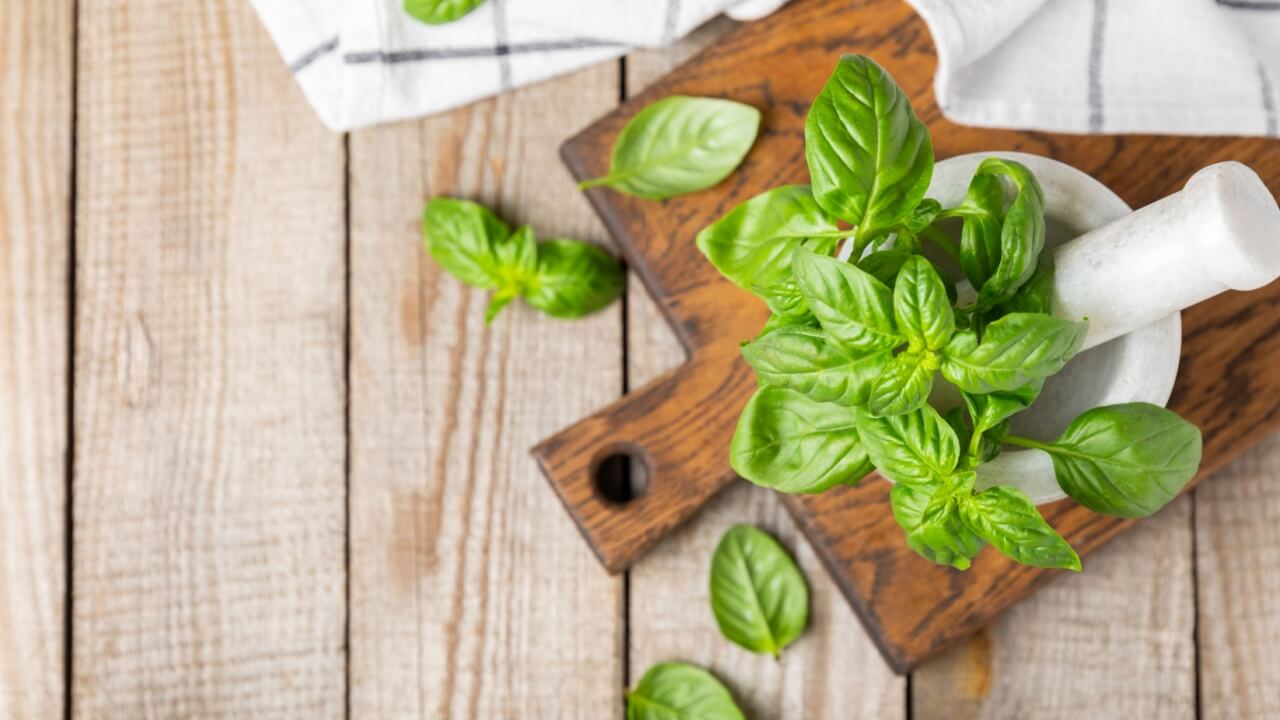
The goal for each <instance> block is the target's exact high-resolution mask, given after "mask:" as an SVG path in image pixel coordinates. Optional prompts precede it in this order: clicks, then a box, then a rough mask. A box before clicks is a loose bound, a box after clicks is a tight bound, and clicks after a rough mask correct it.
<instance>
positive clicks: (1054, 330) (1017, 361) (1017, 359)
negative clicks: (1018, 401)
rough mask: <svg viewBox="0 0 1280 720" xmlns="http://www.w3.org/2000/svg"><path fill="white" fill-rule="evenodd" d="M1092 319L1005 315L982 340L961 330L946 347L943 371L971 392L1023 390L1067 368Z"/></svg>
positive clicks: (1034, 314) (950, 379) (1028, 314)
mask: <svg viewBox="0 0 1280 720" xmlns="http://www.w3.org/2000/svg"><path fill="white" fill-rule="evenodd" d="M1088 329H1089V326H1088V323H1084V322H1073V321H1071V320H1063V319H1061V318H1056V317H1052V316H1049V315H1040V314H1037V313H1013V314H1010V315H1005V316H1004V317H1002V318H1000V319H999V320H997V321H995V322H993V323H991V324H990V325H988V326H987V329H986V331H985V332H984V333H983V336H982V342H980V343H979V342H978V339H977V335H976V334H975V333H973V332H972V331H968V330H965V331H959V332H957V333H956V334H955V335H953V336H952V338H951V342H949V343H947V347H946V348H944V349H943V360H942V374H943V375H944V376H945V377H946V378H947V380H949V381H950V382H951V384H953V385H955V386H956V387H958V388H960V389H961V390H963V391H965V392H967V393H974V394H981V393H990V392H995V391H997V390H1017V389H1018V388H1021V387H1023V386H1024V385H1027V384H1028V383H1030V382H1032V381H1034V380H1041V379H1044V378H1047V377H1049V376H1051V375H1053V374H1055V373H1057V372H1058V371H1059V370H1061V369H1062V367H1063V366H1064V365H1066V364H1067V361H1068V360H1070V359H1071V358H1072V357H1074V356H1075V354H1076V353H1077V352H1079V350H1080V346H1081V344H1083V343H1084V336H1085V334H1086V333H1087V332H1088Z"/></svg>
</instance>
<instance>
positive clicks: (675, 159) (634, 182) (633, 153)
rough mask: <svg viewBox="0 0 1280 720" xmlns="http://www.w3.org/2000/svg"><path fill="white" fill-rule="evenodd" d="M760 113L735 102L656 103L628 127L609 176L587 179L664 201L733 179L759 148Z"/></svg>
mask: <svg viewBox="0 0 1280 720" xmlns="http://www.w3.org/2000/svg"><path fill="white" fill-rule="evenodd" d="M759 129H760V111H759V110H757V109H755V108H753V107H751V106H750V105H744V104H742V103H739V102H733V101H732V100H719V99H716V98H701V97H685V96H683V95H673V96H671V97H667V98H663V99H662V100H658V101H657V102H654V103H651V104H650V105H648V106H647V107H645V108H644V109H643V110H641V111H640V112H638V113H636V115H635V117H633V118H631V120H630V121H629V122H628V123H627V124H626V126H625V127H623V128H622V132H620V133H619V134H618V139H617V140H615V141H614V144H613V158H612V160H611V161H610V163H609V174H607V175H605V176H603V177H599V178H594V179H592V180H584V181H582V182H581V183H579V187H581V188H584V189H585V188H591V187H597V186H601V185H607V186H608V187H611V188H613V189H614V190H618V191H621V192H624V193H627V194H628V195H636V196H639V197H642V198H648V199H650V200H663V199H666V198H669V197H672V196H673V195H682V194H684V193H690V192H694V191H697V190H703V189H706V188H709V187H711V186H712V185H715V184H716V183H718V182H720V181H721V180H723V179H725V178H726V177H728V176H729V173H731V172H733V171H734V169H735V168H737V167H738V165H740V164H741V163H742V159H743V158H744V157H746V155H747V151H748V150H750V149H751V146H752V145H753V144H755V141H756V133H757V132H758V131H759Z"/></svg>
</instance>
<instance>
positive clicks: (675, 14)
mask: <svg viewBox="0 0 1280 720" xmlns="http://www.w3.org/2000/svg"><path fill="white" fill-rule="evenodd" d="M251 1H252V2H253V5H254V7H255V8H256V9H257V11H258V15H259V16H260V17H261V18H262V21H263V23H264V24H265V25H266V26H267V31H268V32H270V34H271V36H272V38H273V39H274V40H275V42H276V45H277V46H278V47H279V49H280V53H281V54H282V55H283V56H284V58H285V62H287V63H288V64H289V67H290V69H291V70H292V71H293V73H294V75H295V76H296V77H297V79H298V82H299V84H301V86H302V89H303V92H305V93H306V96H307V99H308V100H309V101H310V102H311V104H312V106H313V107H314V108H315V109H316V112H317V113H319V115H320V118H321V120H323V121H324V123H325V124H326V125H328V126H329V127H331V128H333V129H334V130H347V129H351V128H356V127H362V126H367V125H373V124H376V123H381V122H387V121H391V120H399V119H403V118H410V117H418V116H421V115H428V114H431V113H435V112H440V111H443V110H447V109H449V108H453V107H457V106H459V105H463V104H465V103H468V102H471V101H473V100H477V99H480V98H483V97H487V96H489V95H493V94H494V93H498V92H502V91H504V90H507V89H510V88H513V87H518V86H520V85H527V84H529V83H532V82H536V81H538V80H543V79H546V78H549V77H552V76H554V75H559V74H561V73H565V72H568V71H570V70H574V69H576V68H580V67H583V66H585V65H589V64H592V63H596V62H600V61H602V60H608V59H611V58H615V57H618V56H619V55H622V54H624V53H626V52H628V51H629V50H631V49H632V48H635V47H644V46H661V45H667V44H670V43H672V42H674V41H675V40H676V39H678V38H680V37H681V36H683V35H685V34H686V33H688V32H689V31H690V30H692V29H694V28H696V27H697V26H699V25H701V24H702V23H704V22H706V21H707V20H708V19H710V18H711V17H713V16H715V15H717V14H719V13H721V12H727V13H728V14H729V15H731V16H733V17H736V18H738V19H743V20H745V19H754V18H756V17H762V16H764V15H767V14H769V13H770V12H772V11H773V10H775V9H777V8H778V7H780V6H781V5H783V4H785V3H786V1H787V0H487V2H485V3H484V4H483V5H481V6H480V7H479V8H478V9H477V10H475V11H474V12H472V13H471V14H470V15H467V16H466V17H464V18H462V19H460V20H458V21H457V22H453V23H450V24H448V25H439V26H430V25H425V24H423V23H421V22H418V21H417V20H414V19H413V18H411V17H410V16H409V15H408V14H406V13H405V11H404V8H403V3H404V0H251Z"/></svg>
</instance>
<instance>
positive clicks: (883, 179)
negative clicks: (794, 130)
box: [804, 55, 933, 250]
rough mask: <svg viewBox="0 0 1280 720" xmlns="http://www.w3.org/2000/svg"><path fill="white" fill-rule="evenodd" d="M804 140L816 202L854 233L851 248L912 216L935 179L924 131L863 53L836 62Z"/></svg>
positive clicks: (892, 84)
mask: <svg viewBox="0 0 1280 720" xmlns="http://www.w3.org/2000/svg"><path fill="white" fill-rule="evenodd" d="M804 137H805V159H806V160H807V161H808V164H809V175H810V178H811V179H812V182H813V194H814V197H815V198H816V199H817V201H818V204H819V205H821V206H822V207H824V208H826V210H827V212H829V213H831V214H832V215H835V216H836V217H838V218H840V219H842V220H845V221H846V222H848V223H850V224H852V225H854V226H855V227H856V228H857V238H858V240H859V243H858V245H855V250H860V249H861V248H862V247H865V245H866V242H868V241H870V240H871V239H873V238H875V237H876V236H877V235H880V234H882V233H884V232H887V231H888V230H889V229H890V228H892V227H894V226H896V225H898V224H900V223H902V222H903V221H904V220H906V219H907V218H908V217H910V216H911V213H912V211H913V210H915V209H916V207H917V206H918V205H919V204H920V201H921V199H923V198H924V193H925V190H927V189H928V187H929V180H930V179H931V178H932V176H933V145H932V142H931V140H930V138H929V130H928V128H926V127H925V125H924V123H922V122H920V119H919V118H918V117H916V113H915V111H914V110H913V109H912V108H911V103H910V101H909V100H908V99H907V96H906V93H904V92H902V89H901V88H900V87H898V84H897V83H896V82H894V81H893V78H892V77H890V76H889V73H887V72H885V70H884V68H882V67H880V66H879V65H877V64H876V63H875V62H874V61H872V60H871V59H870V58H868V57H865V56H862V55H845V56H844V57H842V58H840V62H839V63H838V64H837V65H836V69H835V72H833V73H832V75H831V78H830V79H829V80H828V81H827V84H826V86H825V87H823V88H822V92H821V93H819V94H818V97H817V98H816V99H815V100H814V101H813V105H812V106H811V107H810V108H809V115H808V118H806V120H805V128H804Z"/></svg>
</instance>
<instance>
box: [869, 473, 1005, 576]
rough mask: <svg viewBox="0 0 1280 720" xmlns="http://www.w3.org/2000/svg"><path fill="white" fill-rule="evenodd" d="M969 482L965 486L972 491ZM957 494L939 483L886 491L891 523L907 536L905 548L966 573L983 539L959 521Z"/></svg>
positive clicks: (902, 486) (897, 486)
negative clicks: (893, 521)
mask: <svg viewBox="0 0 1280 720" xmlns="http://www.w3.org/2000/svg"><path fill="white" fill-rule="evenodd" d="M972 482H973V481H972V480H971V479H970V480H968V485H969V486H970V487H972ZM961 490H962V492H961V493H957V492H955V490H953V489H952V488H950V487H947V486H945V485H944V484H943V483H942V482H934V483H932V484H929V485H924V486H913V485H904V484H901V483H899V484H897V485H894V486H893V489H892V490H890V491H889V502H890V506H891V507H892V508H893V519H894V520H896V521H897V523H898V526H899V527H901V528H902V530H903V532H905V533H906V536H907V547H909V548H911V550H912V551H913V552H915V553H916V554H917V555H919V556H920V557H923V558H924V559H926V560H928V561H930V562H933V563H937V564H939V565H950V566H951V567H953V568H955V569H957V570H968V569H969V567H970V565H971V564H972V563H971V560H972V559H973V558H974V557H976V556H977V554H978V553H979V552H980V551H981V550H982V547H983V542H982V538H980V537H978V536H977V535H976V534H975V533H974V532H973V531H972V530H970V529H969V528H968V527H967V526H966V525H965V524H964V521H963V520H962V519H961V517H960V513H959V510H958V505H957V499H956V498H957V496H958V495H962V494H963V493H967V492H969V491H968V490H965V489H963V488H961Z"/></svg>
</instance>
